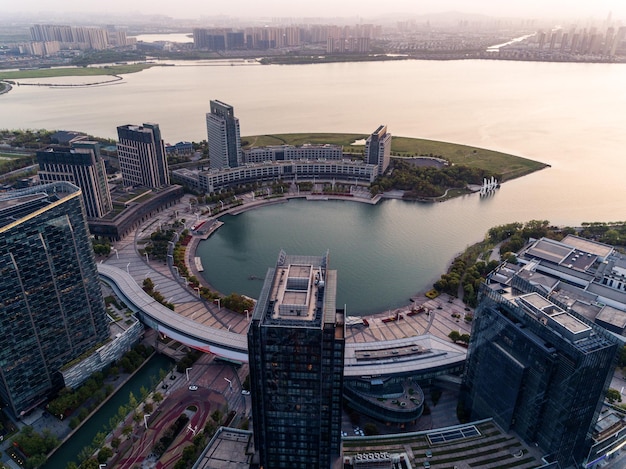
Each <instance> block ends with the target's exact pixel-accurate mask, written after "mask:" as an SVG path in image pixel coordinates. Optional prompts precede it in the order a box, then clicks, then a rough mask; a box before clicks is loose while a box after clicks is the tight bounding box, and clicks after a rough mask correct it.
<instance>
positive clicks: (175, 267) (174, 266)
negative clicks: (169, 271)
mask: <svg viewBox="0 0 626 469" xmlns="http://www.w3.org/2000/svg"><path fill="white" fill-rule="evenodd" d="M172 267H173V268H174V269H175V270H176V276H177V277H180V273H179V272H178V266H177V265H173V266H172Z"/></svg>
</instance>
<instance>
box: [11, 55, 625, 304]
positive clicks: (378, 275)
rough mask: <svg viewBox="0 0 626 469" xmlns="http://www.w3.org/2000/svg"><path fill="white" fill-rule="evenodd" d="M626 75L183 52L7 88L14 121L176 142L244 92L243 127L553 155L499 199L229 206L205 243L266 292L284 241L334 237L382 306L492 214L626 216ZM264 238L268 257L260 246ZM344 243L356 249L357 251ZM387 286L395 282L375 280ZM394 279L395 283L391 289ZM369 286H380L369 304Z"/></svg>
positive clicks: (215, 277)
mask: <svg viewBox="0 0 626 469" xmlns="http://www.w3.org/2000/svg"><path fill="white" fill-rule="evenodd" d="M64 80H67V81H68V82H69V81H71V80H75V79H70V78H68V79H64ZM39 81H40V82H41V81H43V80H39ZM53 81H54V82H59V81H61V80H60V79H55V80H53ZM625 83H626V65H623V64H558V63H539V62H504V61H476V60H470V61H445V62H444V61H400V62H386V63H383V62H372V63H339V64H327V65H298V66H261V65H254V64H250V63H246V62H244V61H238V62H236V63H234V64H232V65H231V64H230V63H229V62H224V61H222V62H217V63H213V62H196V63H177V64H176V66H173V67H155V68H152V69H150V70H146V71H143V72H141V73H136V74H131V75H126V76H125V80H124V82H123V83H121V84H116V85H110V86H99V87H91V88H67V89H58V88H54V89H53V88H46V87H27V86H21V87H15V89H14V90H13V91H11V92H10V93H8V94H5V95H1V96H0V128H49V129H54V128H56V129H68V130H69V129H71V130H81V131H85V132H88V133H91V134H94V135H99V136H104V137H111V138H115V137H116V130H115V129H116V126H118V125H122V124H128V123H142V122H157V123H159V124H160V126H161V129H162V134H163V136H164V139H165V140H166V141H167V142H170V143H175V142H177V141H180V140H196V141H198V140H202V139H205V138H206V130H205V124H204V115H205V113H206V112H207V111H208V108H209V100H210V99H220V100H223V101H226V102H228V103H229V104H232V105H233V106H234V107H235V113H236V115H237V116H238V117H239V119H240V122H241V131H242V134H243V135H254V134H267V133H289V132H362V133H364V134H365V133H369V132H371V131H373V130H374V129H375V128H376V127H377V126H378V125H379V124H383V123H384V124H387V125H388V127H389V130H390V131H391V133H392V134H394V135H401V136H410V137H421V138H428V139H435V140H444V141H452V142H458V143H465V144H469V145H475V146H480V147H485V148H490V149H494V150H500V151H505V152H509V153H513V154H516V155H520V156H524V157H527V158H531V159H535V160H539V161H542V162H545V163H548V164H550V165H551V167H550V168H548V169H545V170H543V171H540V172H538V173H535V174H532V175H530V176H526V177H524V178H520V179H517V180H514V181H510V182H507V183H505V184H504V185H503V187H502V188H501V189H500V190H499V191H498V193H497V194H496V195H495V196H494V197H492V198H489V199H481V198H479V197H478V196H468V197H463V198H459V199H456V200H453V201H449V202H445V203H443V204H413V203H403V202H400V201H387V202H384V203H382V204H381V205H379V206H377V207H366V206H361V205H356V204H352V203H334V202H328V203H327V204H325V203H321V202H319V203H318V202H316V203H310V204H304V203H300V202H297V203H294V202H290V203H289V204H287V205H284V206H279V207H268V208H264V209H261V210H259V211H258V214H257V212H248V213H246V214H242V215H239V216H237V217H232V218H231V217H228V218H226V220H225V221H227V225H226V226H225V227H223V228H222V229H221V230H220V231H219V232H218V233H217V236H215V237H214V238H213V239H211V240H210V241H209V242H208V243H205V244H206V245H207V246H210V245H212V244H214V245H215V246H216V247H215V248H213V249H212V250H210V249H209V248H208V247H205V246H203V248H202V249H207V252H209V253H210V254H207V255H210V259H205V264H211V263H214V264H215V265H219V266H221V267H220V268H219V271H216V272H215V274H210V277H211V278H210V279H211V282H212V283H214V284H215V285H216V286H217V287H218V288H220V289H221V290H223V291H224V292H226V293H228V292H229V290H230V289H235V288H237V289H239V288H240V287H241V285H242V284H245V285H246V288H248V287H249V288H253V289H254V288H256V289H257V291H258V289H259V288H260V282H258V281H249V280H247V277H248V276H249V275H253V274H254V275H258V276H263V275H264V273H265V269H266V268H267V266H268V265H272V264H273V263H274V262H275V259H276V255H277V249H278V248H279V247H284V248H285V249H287V250H288V251H289V252H294V253H305V254H322V253H323V252H325V251H326V249H327V248H328V249H330V250H331V263H332V265H331V266H332V267H333V268H336V269H338V270H339V279H340V289H343V288H344V286H345V285H344V282H347V281H348V280H349V278H350V277H354V279H353V280H350V282H352V285H353V286H351V287H350V288H349V290H350V291H352V292H353V293H351V294H350V297H349V298H339V302H346V303H348V308H349V310H350V309H352V310H358V311H364V312H365V311H369V310H371V309H372V308H374V306H372V307H370V306H369V305H373V304H374V303H376V302H377V301H378V298H379V297H380V298H381V300H380V302H379V304H378V305H377V306H376V307H375V308H377V309H384V308H386V307H391V306H393V305H394V304H395V302H394V301H402V302H404V301H406V299H408V297H409V296H410V295H412V294H414V293H415V292H416V291H418V290H420V289H421V288H422V287H423V286H424V285H425V284H428V283H429V282H431V281H432V280H433V277H437V276H438V274H439V273H440V272H441V270H443V268H445V265H446V264H447V263H448V262H449V261H450V259H451V258H452V257H453V256H454V254H456V253H457V252H459V251H461V250H462V249H463V248H464V247H465V246H466V245H468V244H472V243H474V242H475V241H477V240H479V239H481V238H482V237H483V236H484V234H485V232H486V230H487V229H488V228H489V227H490V226H493V225H496V224H501V223H508V222H511V221H527V220H531V219H546V220H550V221H551V222H553V223H555V224H565V225H579V224H580V223H581V222H584V221H618V220H626V127H625V124H624V123H625V122H626V86H624V84H625ZM294 206H297V207H298V209H292V208H291V207H294ZM294 212H295V213H294ZM320 212H321V213H320ZM300 216H301V217H302V218H298V217H300ZM265 217H268V218H269V220H270V223H272V222H273V223H274V224H275V220H276V219H280V220H281V222H280V223H281V225H280V226H281V229H280V230H278V229H276V227H275V226H273V227H269V228H273V229H274V230H276V231H275V232H273V231H271V230H269V231H266V230H268V229H269V228H268V227H266V226H264V220H265ZM291 219H295V220H296V221H294V223H293V227H291V222H290V220H291ZM353 220H355V221H353ZM228 225H232V229H231V228H229V226H228ZM331 225H332V226H331ZM303 227H304V228H303ZM298 229H304V230H305V232H304V235H306V236H305V237H304V238H306V241H304V240H302V239H303V236H300V239H301V241H300V242H301V243H302V244H301V245H298V244H295V245H292V244H290V243H291V242H292V240H294V239H297V238H298V236H297V235H296V234H295V233H297V231H293V232H291V231H290V230H298ZM350 240H354V242H350ZM318 241H319V249H318V244H314V242H315V243H317V242H318ZM344 242H345V243H347V244H342V243H344ZM237 243H240V245H239V246H238V245H237ZM335 243H337V244H335ZM240 246H244V247H246V248H248V246H249V247H250V250H249V251H244V252H247V254H246V255H245V259H244V263H243V265H241V264H237V265H235V266H234V267H233V268H232V269H230V268H227V262H228V261H229V259H230V260H236V259H237V258H238V257H239V258H243V257H244V256H243V254H242V253H241V252H240V251H237V250H236V249H237V248H239V247H240ZM292 246H293V247H292ZM404 246H406V251H403V250H402V249H404ZM233 249H234V250H233ZM260 251H264V253H263V254H259V256H260V257H259V259H260V260H256V258H254V259H253V256H252V253H253V252H254V253H259V252H260ZM398 252H400V253H401V254H400V255H398ZM344 253H348V254H344ZM342 256H345V257H347V258H354V261H353V262H355V264H354V265H346V266H343V265H342V264H341V262H343V261H341V259H342ZM340 261H341V262H340ZM405 264H406V265H405ZM253 265H254V269H252V268H251V267H252V266H253ZM384 266H388V267H386V268H384V269H383V268H382V267H384ZM399 267H401V268H399ZM210 268H211V267H209V268H207V271H208V272H210ZM228 270H235V271H240V273H241V275H240V277H242V278H243V280H237V281H231V280H226V279H227V278H229V276H230V275H232V274H233V272H230V271H228ZM364 277H367V280H364ZM255 283H258V285H257V286H256V287H252V285H253V284H255ZM400 284H402V285H403V286H402V289H401V290H400V289H398V290H397V291H396V286H397V285H400ZM372 285H374V286H381V287H379V288H377V289H376V290H375V291H374V292H371V288H372ZM383 287H384V288H383ZM398 288H400V287H398ZM382 289H384V290H385V291H387V290H389V291H392V290H393V293H391V294H390V296H389V298H386V299H384V298H383V297H384V296H385V295H383V293H381V292H380V290H382ZM241 290H242V291H245V289H244V288H243V287H241ZM364 292H365V293H367V299H366V300H363V302H361V303H359V301H360V300H359V298H360V297H361V296H364V297H365V296H366V295H365V293H364ZM252 296H255V295H252ZM371 297H376V298H375V299H371ZM392 297H393V298H395V299H396V300H393V299H392ZM381 307H382V308H381Z"/></svg>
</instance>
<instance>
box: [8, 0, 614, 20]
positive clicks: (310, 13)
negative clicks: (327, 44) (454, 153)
mask: <svg viewBox="0 0 626 469" xmlns="http://www.w3.org/2000/svg"><path fill="white" fill-rule="evenodd" d="M3 10H4V13H35V14H36V13H43V12H53V14H54V16H55V17H57V18H58V17H59V16H62V13H63V12H67V13H68V14H69V13H71V14H76V13H99V12H106V13H109V14H111V13H112V12H116V13H119V14H128V15H131V14H135V13H141V14H144V15H155V14H157V15H165V16H170V17H173V18H189V19H193V18H196V19H197V18H200V17H212V16H220V15H226V16H233V17H238V18H252V17H257V18H259V17H263V18H271V17H294V18H302V17H316V18H319V17H360V18H363V19H364V20H368V21H371V20H375V19H376V18H385V17H388V16H393V15H395V14H405V15H406V14H410V15H415V16H418V15H423V14H433V13H443V12H451V11H456V12H462V13H468V14H484V15H489V16H494V17H520V18H593V19H605V18H607V17H608V15H609V14H611V15H612V18H613V19H614V20H620V19H621V20H626V3H624V2H623V1H622V0H598V1H595V2H588V1H582V0H577V1H573V2H572V1H568V0H548V1H547V2H546V1H540V0H528V1H526V2H499V1H496V0H482V1H479V2H472V3H468V2H465V1H463V0H443V1H441V0H439V1H435V0H425V1H422V2H419V3H417V2H413V1H412V0H388V1H387V2H385V4H384V6H383V8H381V5H380V3H378V2H373V1H366V2H363V1H359V0H342V1H340V2H336V1H332V0H316V1H312V0H303V1H301V2H291V1H288V0H271V1H264V2H254V1H251V0H242V1H239V2H233V3H219V4H215V3H207V2H204V1H201V0H187V1H185V2H183V3H182V4H181V3H172V2H169V1H165V0H150V1H148V0H136V1H135V2H133V3H132V4H130V5H129V4H128V3H127V2H124V1H123V0H110V1H109V2H107V4H106V8H105V7H104V6H103V4H102V3H98V2H95V3H91V2H87V3H86V2H83V1H80V0H23V1H21V2H18V3H10V4H8V5H6V6H5V7H4V9H3Z"/></svg>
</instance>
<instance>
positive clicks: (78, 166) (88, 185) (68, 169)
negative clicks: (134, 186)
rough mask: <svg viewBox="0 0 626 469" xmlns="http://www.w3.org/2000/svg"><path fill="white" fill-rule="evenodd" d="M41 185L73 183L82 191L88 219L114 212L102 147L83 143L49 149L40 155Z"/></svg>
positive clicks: (39, 153)
mask: <svg viewBox="0 0 626 469" xmlns="http://www.w3.org/2000/svg"><path fill="white" fill-rule="evenodd" d="M37 163H39V173H38V175H39V180H40V181H41V183H42V184H48V183H51V182H57V181H66V182H71V183H72V184H74V185H76V186H78V187H80V189H81V191H82V193H83V203H84V204H85V210H86V211H87V217H89V218H101V217H103V216H104V215H106V214H107V213H109V212H110V211H111V210H113V202H112V201H111V192H110V191H109V186H108V184H107V177H106V170H105V168H104V160H103V159H102V157H101V156H100V144H99V143H98V142H89V141H85V140H81V141H79V142H74V143H73V144H72V146H71V148H69V147H50V148H47V149H46V150H44V151H38V152H37Z"/></svg>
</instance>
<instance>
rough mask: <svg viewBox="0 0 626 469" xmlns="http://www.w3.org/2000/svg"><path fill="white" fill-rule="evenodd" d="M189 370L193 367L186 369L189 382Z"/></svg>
mask: <svg viewBox="0 0 626 469" xmlns="http://www.w3.org/2000/svg"><path fill="white" fill-rule="evenodd" d="M189 370H191V368H186V369H185V376H187V382H189Z"/></svg>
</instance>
